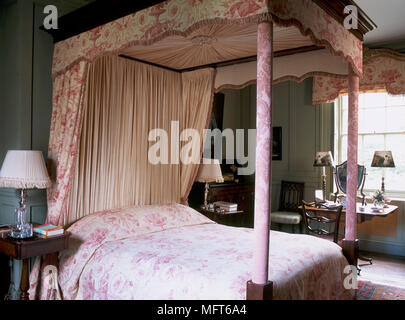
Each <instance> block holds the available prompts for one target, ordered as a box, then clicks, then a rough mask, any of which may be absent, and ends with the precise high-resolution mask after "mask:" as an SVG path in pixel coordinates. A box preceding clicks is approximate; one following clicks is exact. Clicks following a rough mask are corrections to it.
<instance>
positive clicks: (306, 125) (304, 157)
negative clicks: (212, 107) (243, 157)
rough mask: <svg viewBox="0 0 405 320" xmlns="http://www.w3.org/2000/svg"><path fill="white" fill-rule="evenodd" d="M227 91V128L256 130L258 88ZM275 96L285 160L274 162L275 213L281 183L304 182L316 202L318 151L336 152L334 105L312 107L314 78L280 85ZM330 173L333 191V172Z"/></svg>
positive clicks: (276, 124) (275, 114) (275, 123)
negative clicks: (282, 181)
mask: <svg viewBox="0 0 405 320" xmlns="http://www.w3.org/2000/svg"><path fill="white" fill-rule="evenodd" d="M223 92H224V93H225V105H224V128H231V129H237V128H243V129H248V128H250V129H253V128H255V127H256V86H255V85H251V86H249V87H246V88H244V89H241V90H233V89H226V90H224V91H223ZM273 97H274V105H273V126H274V127H281V128H282V159H281V160H273V162H272V176H273V192H272V210H277V208H278V199H279V196H280V185H281V180H288V181H296V182H304V183H305V194H304V198H305V199H306V200H314V198H315V190H316V189H320V188H321V169H319V168H314V167H313V161H314V159H315V153H316V152H317V151H329V150H333V130H332V129H333V122H334V119H333V116H334V115H333V105H332V104H328V105H323V106H322V107H321V106H313V105H312V103H311V100H312V79H307V80H304V81H303V82H302V83H296V82H293V81H286V82H282V83H279V84H276V85H275V86H274V89H273ZM245 151H246V152H247V148H246V143H245ZM326 170H327V179H328V182H327V189H328V190H327V192H331V190H332V179H331V178H332V170H331V169H329V168H327V169H326Z"/></svg>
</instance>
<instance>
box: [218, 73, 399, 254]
mask: <svg viewBox="0 0 405 320" xmlns="http://www.w3.org/2000/svg"><path fill="white" fill-rule="evenodd" d="M273 90H274V91H273V96H274V106H273V126H275V127H277V126H281V127H282V160H273V163H272V176H273V183H272V187H273V190H272V210H273V211H275V210H277V208H278V198H279V196H280V183H281V180H288V181H297V182H304V183H305V194H304V199H305V200H308V201H312V200H314V198H315V190H316V189H321V170H322V169H321V168H314V167H313V166H312V165H313V161H314V157H315V152H316V151H329V150H331V151H332V153H333V154H334V152H333V151H334V143H333V134H334V133H333V132H334V110H333V109H334V108H333V104H325V105H320V106H313V105H312V103H311V100H312V79H307V80H304V81H303V82H302V83H296V82H293V81H287V82H282V83H279V84H277V85H275V86H274V89H273ZM223 92H224V93H225V104H224V128H231V129H234V130H235V129H237V128H243V129H247V128H255V125H256V114H255V112H256V101H255V99H256V86H255V85H251V86H249V87H247V88H244V89H241V90H233V89H226V90H224V91H223ZM326 174H327V193H328V194H329V193H330V192H333V183H334V182H333V172H332V169H331V168H327V169H326ZM392 204H395V205H397V206H398V207H399V210H398V212H397V213H395V214H393V215H390V216H388V217H385V218H379V217H376V218H374V219H372V220H371V221H366V222H363V223H361V224H359V225H358V237H359V239H360V248H361V249H362V250H367V251H374V252H381V253H386V254H393V255H400V256H405V202H404V200H400V199H396V200H394V201H393V202H392ZM282 230H283V231H287V232H290V231H291V229H290V228H283V229H282Z"/></svg>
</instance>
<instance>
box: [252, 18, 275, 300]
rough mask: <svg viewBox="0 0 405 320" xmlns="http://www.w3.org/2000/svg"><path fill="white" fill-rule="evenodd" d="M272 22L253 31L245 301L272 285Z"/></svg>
mask: <svg viewBox="0 0 405 320" xmlns="http://www.w3.org/2000/svg"><path fill="white" fill-rule="evenodd" d="M272 73H273V23H272V22H271V21H264V22H260V23H259V24H258V29H257V91H256V94H257V106H256V108H257V111H256V175H255V177H256V178H255V179H256V180H255V211H254V212H255V216H254V249H253V250H254V251H253V276H252V280H249V281H248V282H247V288H246V298H247V299H248V300H269V299H272V297H273V283H272V282H271V281H268V265H269V233H270V200H271V197H270V188H271V138H272V137H271V123H272V117H271V116H272V112H271V110H272V80H273V74H272Z"/></svg>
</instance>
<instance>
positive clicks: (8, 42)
mask: <svg viewBox="0 0 405 320" xmlns="http://www.w3.org/2000/svg"><path fill="white" fill-rule="evenodd" d="M44 17H45V15H44V14H43V6H41V5H37V4H36V3H35V1H32V0H7V1H0V165H1V164H2V163H3V160H4V157H5V155H6V153H7V150H13V149H16V150H41V151H42V152H43V154H44V158H45V159H46V156H47V149H48V140H49V127H50V119H51V110H52V79H51V71H52V55H53V40H52V37H51V36H50V35H49V34H47V33H46V32H44V31H41V30H40V29H39V27H40V26H41V25H42V23H43V19H44ZM18 201H19V194H18V192H17V191H16V190H14V189H1V188H0V224H2V223H12V222H13V220H14V209H15V208H16V207H18V205H19V204H18ZM27 210H28V214H29V218H30V220H31V221H32V222H36V223H43V222H44V221H45V217H46V192H45V190H30V191H28V192H27ZM13 264H14V268H13V270H14V271H13V280H14V286H15V288H18V287H19V279H20V262H19V261H16V260H15V261H14V262H13ZM12 294H13V297H14V298H15V297H17V296H18V292H17V290H15V291H13V292H12ZM0 298H2V297H0Z"/></svg>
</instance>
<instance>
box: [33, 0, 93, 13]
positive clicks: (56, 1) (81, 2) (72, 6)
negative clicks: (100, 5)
mask: <svg viewBox="0 0 405 320" xmlns="http://www.w3.org/2000/svg"><path fill="white" fill-rule="evenodd" d="M94 1H95V0H35V3H37V4H39V5H43V6H46V5H48V4H52V5H54V6H56V8H57V9H58V16H59V17H63V16H64V15H66V14H68V13H70V12H73V11H75V10H77V9H79V8H81V7H84V6H86V5H88V4H89V3H91V2H94Z"/></svg>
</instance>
